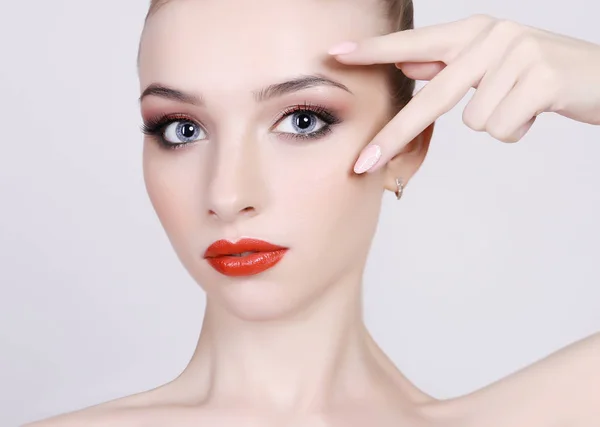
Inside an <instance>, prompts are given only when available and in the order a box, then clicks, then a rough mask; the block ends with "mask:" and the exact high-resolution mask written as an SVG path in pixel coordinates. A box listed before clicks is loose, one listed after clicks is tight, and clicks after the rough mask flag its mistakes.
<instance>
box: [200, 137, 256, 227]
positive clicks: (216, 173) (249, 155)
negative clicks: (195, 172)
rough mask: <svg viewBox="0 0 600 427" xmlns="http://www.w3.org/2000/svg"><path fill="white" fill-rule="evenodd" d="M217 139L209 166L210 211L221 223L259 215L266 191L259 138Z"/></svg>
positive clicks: (208, 208)
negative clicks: (258, 143)
mask: <svg viewBox="0 0 600 427" xmlns="http://www.w3.org/2000/svg"><path fill="white" fill-rule="evenodd" d="M215 142H216V143H215V144H214V145H213V147H211V148H212V149H213V152H212V153H211V155H212V157H211V158H210V160H209V162H210V164H209V167H208V169H209V170H208V174H209V179H208V204H207V211H208V215H209V216H211V217H213V218H214V219H217V220H218V221H220V222H222V223H234V222H236V221H239V220H241V219H243V218H250V217H254V216H256V215H258V214H259V212H260V211H261V209H262V206H263V204H264V200H265V197H266V194H265V185H264V181H263V173H262V172H261V166H260V154H259V150H258V149H257V147H256V142H255V141H253V140H250V139H249V138H237V139H233V138H229V139H228V140H227V141H215Z"/></svg>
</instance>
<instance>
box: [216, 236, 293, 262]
mask: <svg viewBox="0 0 600 427" xmlns="http://www.w3.org/2000/svg"><path fill="white" fill-rule="evenodd" d="M281 249H287V248H285V247H283V246H278V245H274V244H272V243H269V242H265V241H264V240H260V239H241V240H239V241H237V242H236V243H233V242H230V241H229V240H217V241H216V242H214V243H213V244H211V245H210V246H209V247H208V248H207V249H206V252H205V253H204V258H214V257H218V256H223V255H233V254H241V253H243V252H272V251H277V250H281Z"/></svg>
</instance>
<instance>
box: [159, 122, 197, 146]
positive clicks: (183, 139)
mask: <svg viewBox="0 0 600 427" xmlns="http://www.w3.org/2000/svg"><path fill="white" fill-rule="evenodd" d="M163 137H164V139H165V141H166V142H168V143H169V144H188V143H190V142H194V141H197V140H199V139H204V138H206V133H205V132H204V130H203V129H202V128H201V127H200V126H198V125H197V124H196V123H194V122H191V121H189V120H178V121H173V122H171V123H170V124H168V125H167V126H166V127H165V130H164V132H163Z"/></svg>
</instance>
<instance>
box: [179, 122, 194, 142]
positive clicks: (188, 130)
mask: <svg viewBox="0 0 600 427" xmlns="http://www.w3.org/2000/svg"><path fill="white" fill-rule="evenodd" d="M181 134H182V135H183V136H184V137H186V138H192V137H193V136H194V125H192V124H190V123H188V124H186V125H183V127H182V129H181Z"/></svg>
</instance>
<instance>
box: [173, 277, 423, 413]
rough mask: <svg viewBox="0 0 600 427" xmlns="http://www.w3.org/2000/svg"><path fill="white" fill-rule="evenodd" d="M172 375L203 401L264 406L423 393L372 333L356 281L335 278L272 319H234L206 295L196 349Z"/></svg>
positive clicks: (320, 405) (418, 398) (319, 407)
mask: <svg viewBox="0 0 600 427" xmlns="http://www.w3.org/2000/svg"><path fill="white" fill-rule="evenodd" d="M178 380H179V381H180V382H182V383H184V384H186V386H185V387H186V388H188V389H189V388H193V390H194V395H195V396H196V397H197V398H198V399H199V400H201V401H202V402H203V403H205V404H211V405H218V406H221V404H227V405H228V406H230V405H232V404H234V405H235V406H236V407H239V408H242V407H243V408H246V409H252V410H265V411H284V412H289V411H294V412H296V411H300V412H314V411H324V410H326V409H327V408H332V407H339V406H340V405H346V404H348V403H350V402H355V403H356V404H361V405H365V404H367V405H370V406H371V407H372V406H373V405H377V406H379V405H381V407H382V408H383V406H384V405H390V404H393V405H394V406H395V407H398V406H399V405H400V406H401V404H402V402H403V401H404V402H406V403H407V404H409V403H415V402H422V401H426V400H427V399H428V396H426V395H424V394H423V393H422V392H420V391H419V390H417V389H416V387H414V386H412V385H411V384H410V382H408V380H407V379H406V378H405V377H404V376H402V375H401V374H400V372H398V370H397V369H396V367H395V366H394V364H393V363H392V362H391V361H390V360H389V359H388V358H387V357H386V356H385V354H384V353H383V352H382V351H381V349H380V348H379V347H378V346H377V345H376V344H375V342H374V340H373V339H372V338H371V336H370V334H369V332H368V331H367V329H366V327H365V325H364V323H363V320H362V298H361V284H360V280H354V281H351V280H346V281H344V282H340V283H337V284H336V285H335V286H333V287H332V288H331V289H329V290H328V292H327V295H323V296H320V297H319V298H318V302H316V303H314V304H313V305H311V306H309V307H307V308H305V309H304V310H303V311H302V312H297V313H294V315H290V316H288V317H286V318H278V319H276V320H270V321H260V322H256V321H248V320H243V319H240V318H239V317H236V316H234V315H232V314H231V313H229V312H227V311H226V310H225V309H224V307H223V306H221V305H219V304H218V303H217V302H216V301H213V300H212V299H210V297H209V298H207V305H206V310H205V317H204V322H203V326H202V331H201V333H200V339H199V341H198V345H197V347H196V351H195V353H194V356H193V357H192V360H191V361H190V363H189V365H188V367H187V368H186V370H185V371H184V372H183V373H182V374H181V375H180V378H179V379H178Z"/></svg>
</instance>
